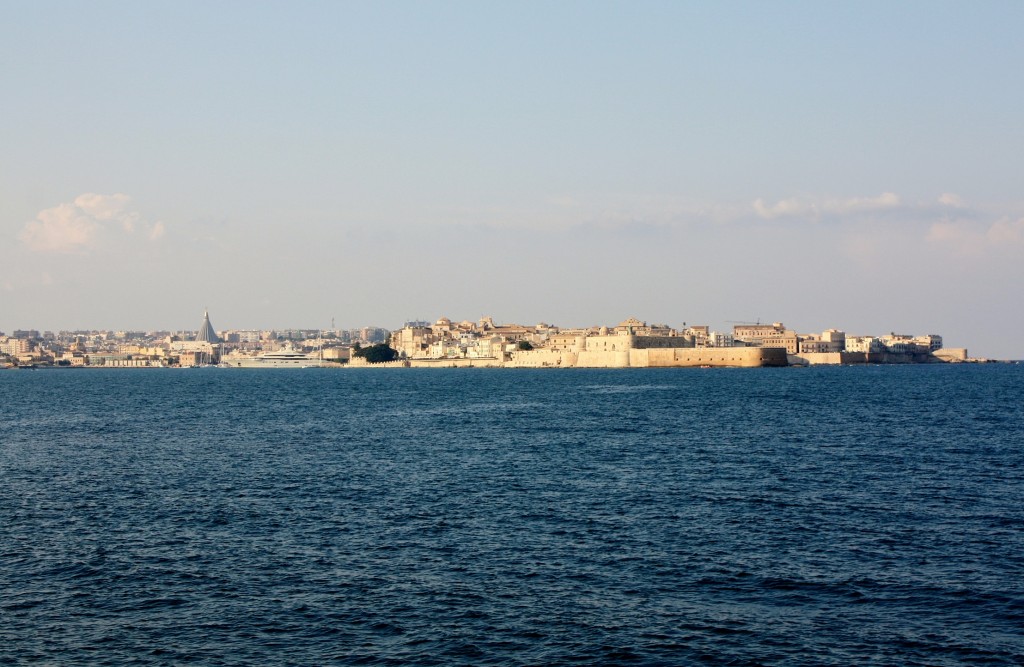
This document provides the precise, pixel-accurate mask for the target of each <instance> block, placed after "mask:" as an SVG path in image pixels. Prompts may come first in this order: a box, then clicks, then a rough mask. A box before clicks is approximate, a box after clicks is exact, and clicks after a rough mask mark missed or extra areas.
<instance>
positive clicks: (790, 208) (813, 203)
mask: <svg viewBox="0 0 1024 667" xmlns="http://www.w3.org/2000/svg"><path fill="white" fill-rule="evenodd" d="M753 206H754V213H756V214H757V215H758V216H759V217H761V218H765V219H767V220H772V219H775V218H808V219H813V220H817V219H819V218H821V217H822V216H823V215H828V216H845V215H851V214H855V213H864V212H870V211H882V210H886V209H895V208H898V207H899V206H900V198H899V196H897V195H896V194H894V193H892V192H883V193H882V194H880V195H878V196H877V197H852V198H848V199H815V198H812V197H793V198H790V199H783V200H780V201H778V202H776V203H774V204H766V203H765V202H764V200H763V199H757V200H755V201H754V204H753Z"/></svg>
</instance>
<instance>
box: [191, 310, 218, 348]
mask: <svg viewBox="0 0 1024 667" xmlns="http://www.w3.org/2000/svg"><path fill="white" fill-rule="evenodd" d="M196 340H197V341H200V340H201V341H206V342H207V343H219V342H220V338H218V337H217V332H216V331H214V330H213V325H212V324H210V312H209V311H207V310H204V311H203V324H202V326H200V327H199V334H198V335H197V336H196Z"/></svg>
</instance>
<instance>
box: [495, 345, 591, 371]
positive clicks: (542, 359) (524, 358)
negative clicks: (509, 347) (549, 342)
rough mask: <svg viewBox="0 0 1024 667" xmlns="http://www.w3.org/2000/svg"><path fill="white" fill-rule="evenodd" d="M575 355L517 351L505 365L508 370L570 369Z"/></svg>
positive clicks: (555, 352) (555, 351)
mask: <svg viewBox="0 0 1024 667" xmlns="http://www.w3.org/2000/svg"><path fill="white" fill-rule="evenodd" d="M576 358H577V355H576V353H575V352H570V351H568V350H550V349H540V350H517V351H515V352H512V353H511V354H510V355H509V360H508V361H506V362H505V365H506V366H508V367H509V368H570V367H572V366H575V365H576Z"/></svg>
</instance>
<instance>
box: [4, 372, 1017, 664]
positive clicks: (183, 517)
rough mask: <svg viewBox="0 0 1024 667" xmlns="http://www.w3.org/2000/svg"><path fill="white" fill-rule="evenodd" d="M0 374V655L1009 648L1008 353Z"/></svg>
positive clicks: (618, 655)
mask: <svg viewBox="0 0 1024 667" xmlns="http://www.w3.org/2000/svg"><path fill="white" fill-rule="evenodd" d="M0 399H2V400H0V664H4V665H31V664H46V665H328V664H337V665H405V664H411V665H561V664H587V665H589V664H600V665H844V666H845V665H900V666H903V665H937V666H943V665H1021V664H1024V365H1017V364H979V365H975V364H959V365H952V364H950V365H945V364H936V365H908V366H860V367H824V366H819V367H811V368H759V369H614V370H597V369H558V370H555V369H550V370H527V369H493V370H488V369H446V370H442V369H372V368H371V369H355V368H353V369H304V370H294V369H284V370H269V369H262V370H241V369H218V368H208V369H137V370H136V369H112V370H89V369H54V370H36V371H27V370H17V371H2V372H0Z"/></svg>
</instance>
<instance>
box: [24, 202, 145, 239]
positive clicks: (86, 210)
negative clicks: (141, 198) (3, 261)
mask: <svg viewBox="0 0 1024 667" xmlns="http://www.w3.org/2000/svg"><path fill="white" fill-rule="evenodd" d="M130 203H131V197H129V196H128V195H125V194H120V193H118V194H113V195H100V194H95V193H91V192H90V193H86V194H82V195H79V196H78V197H76V198H75V200H74V201H73V202H70V203H64V204H59V205H57V206H54V207H53V208H48V209H44V210H42V211H40V212H39V213H38V215H36V219H35V220H33V221H32V222H29V223H27V224H26V225H25V227H24V229H23V230H22V232H21V235H20V237H19V238H20V239H21V240H22V242H24V243H25V244H26V245H27V246H28V247H29V248H31V249H32V250H35V251H37V252H55V253H74V252H83V251H87V250H89V249H91V248H93V247H95V246H96V244H97V243H98V241H99V239H100V237H101V235H102V234H103V233H104V232H105V231H106V230H108V229H114V230H116V229H120V231H121V232H123V233H125V234H131V233H132V232H134V231H135V228H136V226H137V225H138V224H139V223H140V222H141V217H140V215H139V213H138V212H136V211H133V210H131V209H130V208H129V205H130ZM163 234H164V227H163V223H156V225H153V226H152V228H151V231H150V233H149V236H150V238H151V239H154V240H155V239H158V238H160V237H161V236H163Z"/></svg>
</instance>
